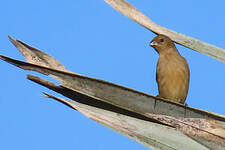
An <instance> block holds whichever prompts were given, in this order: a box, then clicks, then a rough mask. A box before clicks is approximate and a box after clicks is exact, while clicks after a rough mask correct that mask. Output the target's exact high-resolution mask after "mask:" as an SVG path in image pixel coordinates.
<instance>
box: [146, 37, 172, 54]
mask: <svg viewBox="0 0 225 150" xmlns="http://www.w3.org/2000/svg"><path fill="white" fill-rule="evenodd" d="M150 46H151V47H153V48H154V49H155V50H156V51H157V52H158V53H159V54H161V53H164V52H166V51H169V50H170V49H171V48H172V49H173V48H175V45H174V42H173V41H172V40H171V39H170V38H169V37H167V36H165V35H162V34H159V35H158V36H156V37H154V38H153V40H152V41H151V42H150Z"/></svg>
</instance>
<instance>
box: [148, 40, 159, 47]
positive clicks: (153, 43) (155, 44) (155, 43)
mask: <svg viewBox="0 0 225 150" xmlns="http://www.w3.org/2000/svg"><path fill="white" fill-rule="evenodd" d="M157 45H158V43H157V42H156V41H151V42H150V46H152V47H154V46H157Z"/></svg>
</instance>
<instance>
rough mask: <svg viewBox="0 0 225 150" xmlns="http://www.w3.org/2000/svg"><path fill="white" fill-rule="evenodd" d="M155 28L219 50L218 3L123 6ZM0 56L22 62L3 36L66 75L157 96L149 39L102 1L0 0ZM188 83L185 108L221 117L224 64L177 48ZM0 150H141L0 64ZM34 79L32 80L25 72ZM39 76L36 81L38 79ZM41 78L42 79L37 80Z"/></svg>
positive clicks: (224, 9) (221, 12)
mask: <svg viewBox="0 0 225 150" xmlns="http://www.w3.org/2000/svg"><path fill="white" fill-rule="evenodd" d="M129 2H130V3H131V4H133V5H134V6H135V7H137V8H138V9H139V10H141V11H142V12H144V13H145V14H146V15H147V16H149V17H151V19H152V20H153V21H155V22H156V23H158V24H160V25H163V26H165V27H168V28H169V29H173V30H175V31H178V32H181V33H184V34H187V35H189V36H193V37H195V38H197V39H200V40H203V41H205V42H208V43H210V44H213V45H216V46H218V47H221V48H225V28H224V27H225V20H224V18H225V1H216V2H212V1H204V3H202V1H196V0H189V1H186V2H184V1H179V0H174V1H173V2H171V1H165V0H157V1H155V0H142V1H135V0H130V1H129ZM0 18H1V28H0V33H1V34H0V41H1V44H0V54H3V55H6V56H10V57H13V58H16V59H20V60H24V58H23V57H22V55H21V54H20V53H19V52H18V51H17V49H16V48H15V47H14V46H13V45H12V44H11V43H10V42H9V40H8V38H7V36H8V35H11V36H12V37H14V38H16V39H20V40H22V41H24V42H25V43H27V44H29V45H32V46H34V47H36V48H39V49H41V50H43V51H44V52H46V53H48V54H50V55H51V56H54V57H55V58H57V59H58V60H59V61H61V62H62V63H63V64H64V65H65V66H66V67H67V68H68V69H69V70H71V71H73V72H76V73H80V74H83V75H87V76H90V77H95V78H99V79H103V80H107V81H110V82H114V83H116V84H120V85H123V86H127V87H129V88H133V89H136V90H139V91H143V92H146V93H149V94H152V95H156V94H157V85H156V81H155V68H156V62H157V58H158V55H157V53H156V52H155V51H154V50H153V48H151V47H149V46H148V45H149V42H150V41H151V40H152V38H153V37H154V36H155V35H154V34H153V33H152V32H150V31H148V30H146V29H145V28H143V27H141V26H140V25H138V24H136V23H135V22H133V21H131V20H130V19H128V18H127V17H124V16H123V15H121V14H120V13H118V12H117V11H115V10H114V9H112V8H111V7H110V6H109V5H107V4H106V3H105V2H104V1H103V0H76V1H74V0H65V1H45V0H39V1H34V0H20V1H13V2H12V1H2V2H1V6H0ZM177 48H178V49H179V51H180V53H181V54H182V55H183V56H184V57H185V58H186V59H187V61H188V63H189V67H190V70H191V80H190V89H189V95H188V98H187V104H188V105H190V106H192V107H196V108H199V109H204V110H208V111H212V112H216V113H219V114H223V115H225V101H224V98H225V93H224V90H225V78H224V77H225V69H224V68H225V64H224V63H222V62H219V61H217V60H215V59H212V58H210V57H208V56H205V55H203V54H200V53H198V52H195V51H192V50H189V49H187V48H184V47H182V46H179V45H177ZM0 68H1V75H0V77H1V78H0V82H1V85H2V86H1V94H0V141H1V144H0V149H7V150H11V149H23V150H30V149H33V150H40V149H41V150H45V149H55V150H61V149H64V150H73V149H79V150H89V149H95V150H105V149H108V150H111V149H112V150H114V149H132V150H140V149H141V150H145V149H146V150H147V148H146V147H144V146H142V145H140V144H137V143H136V142H134V141H132V140H130V139H128V138H127V137H124V136H122V135H120V134H118V133H116V132H114V131H111V130H110V129H108V128H106V127H103V126H102V125H100V124H98V123H96V122H94V121H92V120H90V119H88V118H86V117H84V116H83V115H81V114H80V113H78V112H76V111H74V110H72V109H71V108H68V107H66V106H64V105H62V104H61V103H58V102H56V101H51V100H49V99H46V98H43V97H40V95H41V92H43V91H44V92H49V93H51V94H54V95H56V96H60V95H58V94H55V93H54V92H50V91H49V90H48V89H46V88H44V87H41V86H39V85H37V84H35V83H32V82H31V81H28V80H26V79H25V74H27V73H31V74H32V73H33V72H27V71H23V70H21V69H18V68H15V67H14V66H11V65H9V64H7V63H5V62H3V61H0ZM33 74H35V75H37V73H33ZM38 75H39V74H38ZM41 77H43V76H41Z"/></svg>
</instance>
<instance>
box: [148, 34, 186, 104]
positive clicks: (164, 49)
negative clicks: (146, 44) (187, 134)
mask: <svg viewBox="0 0 225 150" xmlns="http://www.w3.org/2000/svg"><path fill="white" fill-rule="evenodd" d="M150 46H151V47H153V48H154V49H155V50H156V52H157V53H158V54H159V58H158V62H157V67H156V81H157V84H158V92H159V94H158V95H157V97H160V98H163V99H166V100H168V101H171V102H175V103H180V104H184V103H185V100H186V97H187V94H188V89H189V80H190V70H189V66H188V63H187V61H186V59H185V58H184V57H182V56H181V55H180V53H179V51H178V50H177V48H176V46H175V44H174V42H173V41H172V40H171V39H170V38H169V37H168V36H165V35H162V34H159V35H157V36H156V37H154V38H153V39H152V41H151V42H150Z"/></svg>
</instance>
